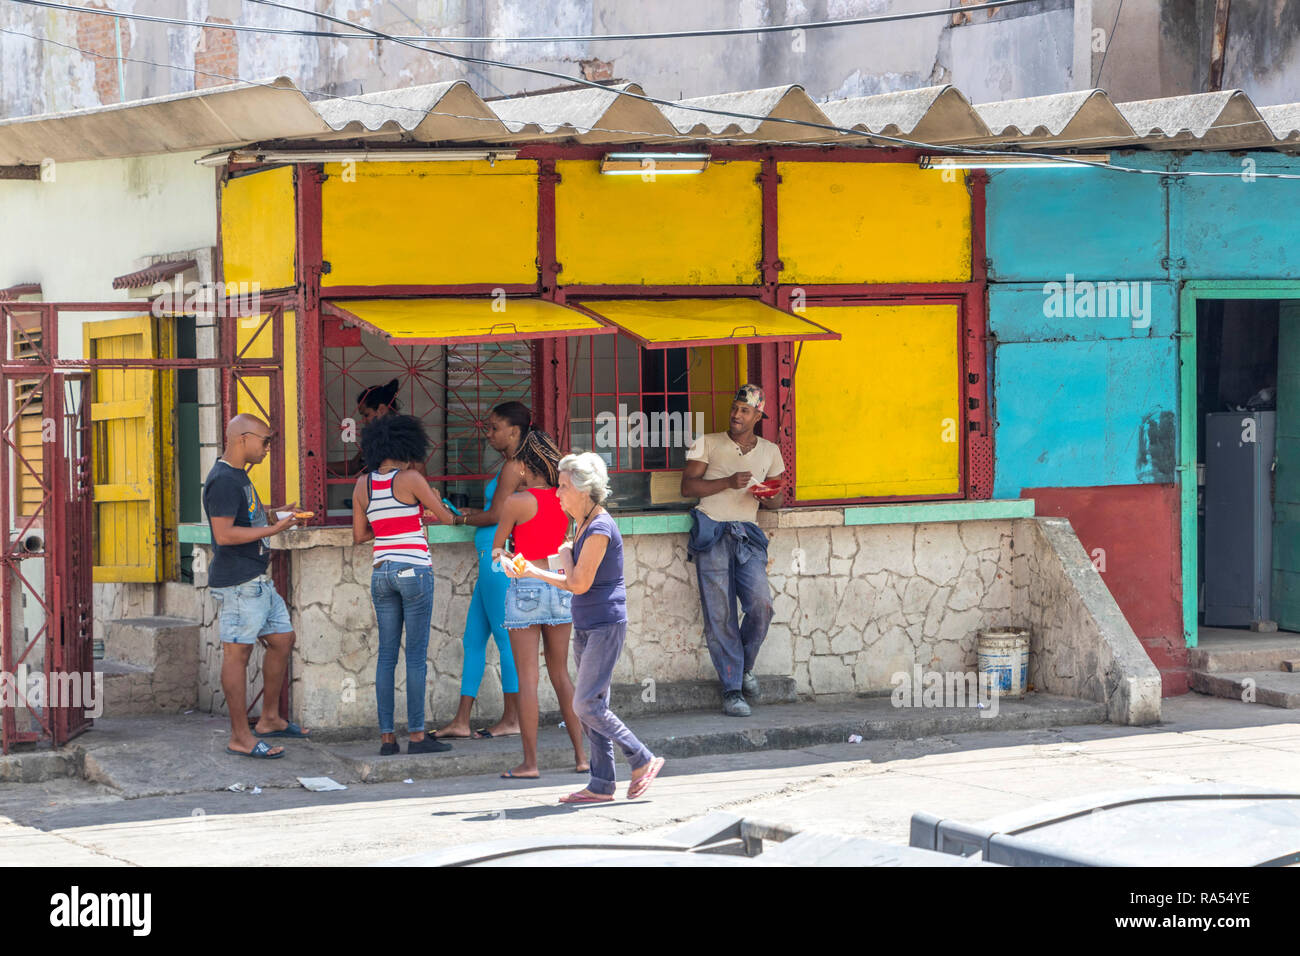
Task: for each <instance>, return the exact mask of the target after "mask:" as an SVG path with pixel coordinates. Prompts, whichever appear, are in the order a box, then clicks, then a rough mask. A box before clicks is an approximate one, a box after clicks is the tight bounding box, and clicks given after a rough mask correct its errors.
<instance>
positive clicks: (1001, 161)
mask: <svg viewBox="0 0 1300 956" xmlns="http://www.w3.org/2000/svg"><path fill="white" fill-rule="evenodd" d="M1072 160H1075V161H1074V162H1072ZM1078 160H1082V161H1083V162H1078ZM1084 162H1088V163H1109V162H1110V153H1087V154H1083V153H1081V154H1079V155H1078V156H1039V155H1037V154H1034V153H1025V154H1023V155H1014V154H1011V153H997V154H994V155H990V156H972V155H970V154H966V155H962V156H922V157H921V159H920V162H919V165H920V167H921V168H922V169H1087V168H1088V167H1087V166H1085V165H1084Z"/></svg>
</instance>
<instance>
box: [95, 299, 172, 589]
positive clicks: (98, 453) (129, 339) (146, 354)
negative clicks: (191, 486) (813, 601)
mask: <svg viewBox="0 0 1300 956" xmlns="http://www.w3.org/2000/svg"><path fill="white" fill-rule="evenodd" d="M82 331H83V336H84V344H85V349H86V357H87V358H155V357H157V344H158V343H157V339H156V337H155V333H154V320H153V318H152V317H151V316H148V315H145V316H138V317H132V318H127V319H109V320H107V321H100V322H87V323H85V325H84V326H83V327H82ZM92 374H93V376H94V389H95V390H94V401H93V403H92V404H91V407H90V417H91V421H92V422H93V435H92V439H91V461H92V465H93V474H94V481H95V497H94V554H93V557H92V561H93V564H94V569H95V570H94V579H95V580H96V581H160V580H162V572H163V569H164V566H165V562H164V560H163V555H162V515H163V504H164V502H163V481H162V480H161V469H160V467H159V454H158V452H159V448H158V442H159V428H158V412H159V407H160V404H161V403H160V397H161V396H160V394H159V388H160V375H159V373H158V372H157V371H155V370H153V369H144V368H139V369H137V368H130V369H96V370H95V371H94V372H93V373H92Z"/></svg>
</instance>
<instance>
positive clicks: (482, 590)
mask: <svg viewBox="0 0 1300 956" xmlns="http://www.w3.org/2000/svg"><path fill="white" fill-rule="evenodd" d="M509 583H510V579H509V578H507V577H506V576H505V575H504V574H503V573H501V572H500V571H494V570H492V549H491V548H489V549H488V550H486V551H480V552H479V553H478V580H477V581H475V582H474V596H473V597H471V598H470V601H469V613H468V614H466V615H465V637H464V639H463V643H464V645H465V663H464V664H462V665H461V671H460V695H461V696H462V697H477V696H478V688H479V684H481V683H482V682H483V671H484V669H485V668H486V667H487V642H488V638H489V637H494V638H496V642H497V656H499V657H500V658H501V690H502V692H503V693H506V694H517V693H519V675H518V674H516V673H515V655H514V654H513V653H511V651H510V632H509V631H507V630H506V585H508V584H509Z"/></svg>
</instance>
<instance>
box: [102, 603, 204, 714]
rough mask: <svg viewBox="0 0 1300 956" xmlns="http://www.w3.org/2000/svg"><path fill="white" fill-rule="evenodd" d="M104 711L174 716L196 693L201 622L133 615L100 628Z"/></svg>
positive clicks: (190, 703)
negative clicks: (102, 647) (102, 645)
mask: <svg viewBox="0 0 1300 956" xmlns="http://www.w3.org/2000/svg"><path fill="white" fill-rule="evenodd" d="M95 663H96V666H97V669H98V670H99V671H100V672H101V673H103V675H104V696H105V701H104V713H105V714H108V715H110V716H115V717H122V716H127V715H137V714H159V713H175V712H177V711H181V710H186V709H188V708H191V707H194V706H196V705H197V703H198V695H199V624H198V622H197V621H192V620H189V619H188V618H182V617H167V616H161V615H160V616H154V617H133V618H123V619H121V620H118V621H109V622H108V623H107V624H106V625H105V627H104V658H103V660H101V661H96V662H95Z"/></svg>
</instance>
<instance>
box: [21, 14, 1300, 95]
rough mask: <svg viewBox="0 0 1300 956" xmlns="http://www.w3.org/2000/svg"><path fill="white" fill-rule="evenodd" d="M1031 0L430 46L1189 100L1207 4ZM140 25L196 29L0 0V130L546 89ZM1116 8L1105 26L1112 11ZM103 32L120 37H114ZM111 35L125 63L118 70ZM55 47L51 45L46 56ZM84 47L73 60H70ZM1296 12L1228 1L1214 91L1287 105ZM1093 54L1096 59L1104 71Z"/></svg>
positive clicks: (676, 86) (849, 86) (831, 84)
mask: <svg viewBox="0 0 1300 956" xmlns="http://www.w3.org/2000/svg"><path fill="white" fill-rule="evenodd" d="M1119 2H1120V0H1042V2H1041V3H1037V4H1029V5H1025V6H1021V7H1010V8H1003V9H1000V10H997V11H993V12H990V11H977V12H970V13H963V12H961V11H960V10H957V9H956V8H954V12H953V13H952V14H951V15H948V16H941V17H927V18H923V19H917V20H909V21H902V22H894V23H888V24H875V25H872V24H866V25H861V26H853V27H836V28H833V29H828V30H809V31H805V32H804V33H802V34H792V33H776V34H765V35H746V36H735V37H703V38H690V39H672V40H606V41H597V42H590V43H583V42H569V43H544V44H543V43H528V44H521V43H514V44H511V43H475V44H455V45H452V44H444V45H443V46H442V48H443V49H445V50H450V51H452V52H455V53H461V54H465V55H469V56H474V57H480V58H486V59H492V60H498V61H502V62H506V63H511V64H516V65H521V66H530V67H535V68H540V69H546V70H552V71H554V72H556V73H559V74H562V75H564V76H583V77H586V78H588V79H593V80H601V79H611V78H623V79H631V80H636V81H637V82H639V83H641V84H642V85H643V86H644V87H645V88H646V90H648V91H649V92H651V93H652V94H655V95H660V96H665V97H674V98H675V97H680V96H703V95H707V94H710V93H719V92H724V91H727V90H739V89H754V88H760V87H766V86H777V85H780V84H785V83H800V84H802V85H804V86H805V87H806V88H807V90H808V92H809V94H810V95H812V96H813V98H814V99H834V98H841V97H847V96H860V95H864V94H870V93H880V92H889V91H892V90H901V89H914V88H916V87H921V86H929V85H932V84H935V83H955V84H957V85H958V86H959V87H960V88H961V89H962V90H964V91H965V92H966V93H967V94H968V95H969V96H971V98H972V99H973V100H974V101H975V102H987V101H991V100H1001V99H1012V98H1016V97H1023V96H1038V95H1042V94H1045V93H1059V92H1063V91H1065V90H1070V89H1080V90H1081V89H1089V88H1091V87H1092V86H1094V85H1099V86H1101V87H1103V88H1105V89H1108V90H1109V91H1111V93H1112V94H1114V95H1115V96H1116V98H1118V99H1121V100H1138V99H1149V98H1152V97H1159V96H1174V95H1178V94H1183V93H1197V92H1201V91H1203V90H1204V89H1205V82H1206V77H1207V73H1208V68H1209V60H1210V54H1209V51H1210V43H1211V39H1212V34H1213V22H1214V2H1213V0H1160V2H1151V0H1145V2H1143V3H1129V4H1127V5H1125V6H1124V7H1123V9H1122V10H1121V9H1120V8H1119ZM112 6H113V7H114V8H115V9H118V10H121V11H124V12H134V11H139V12H142V13H147V14H155V15H157V14H162V15H172V16H178V17H182V18H184V19H190V20H196V21H200V22H205V23H209V24H211V26H208V27H178V26H170V25H165V24H152V23H146V22H142V21H131V20H120V21H119V22H118V23H117V24H116V25H115V24H114V21H113V19H112V18H109V17H102V16H95V15H92V14H73V13H66V12H59V11H51V10H43V9H40V8H36V7H26V6H22V5H19V4H12V3H11V4H3V5H0V27H3V28H4V29H5V30H7V31H9V32H7V33H4V34H0V116H4V117H9V116H24V115H33V114H37V113H47V112H58V111H63V110H70V109H81V108H85V107H90V106H99V105H103V104H109V103H117V102H121V101H123V100H134V99H142V98H145V97H150V96H160V95H163V94H167V93H177V92H182V91H185V90H192V89H197V88H202V87H210V86H217V85H221V84H223V83H227V82H232V81H233V80H234V79H235V78H239V77H242V78H244V79H252V80H257V79H263V78H265V77H270V76H277V75H280V74H287V75H289V76H291V77H292V78H293V79H294V80H295V81H296V82H297V83H298V85H299V86H300V87H302V88H303V89H305V90H309V91H312V92H315V93H319V94H320V95H325V96H350V95H355V94H357V93H363V92H372V91H374V90H381V89H392V88H397V87H404V86H411V85H414V84H419V83H432V82H437V81H441V80H449V79H456V78H461V77H464V78H466V79H468V80H469V81H470V83H471V84H472V85H473V86H474V88H475V89H477V90H479V91H480V93H482V94H483V95H485V96H489V95H496V96H503V95H512V94H515V93H519V92H522V91H525V90H537V89H543V88H548V87H553V86H556V85H557V84H559V83H561V82H562V81H561V80H559V79H557V78H553V77H547V76H537V75H530V74H525V73H520V72H516V71H511V70H506V69H501V68H498V67H481V66H477V65H468V64H463V63H458V62H456V61H454V60H450V59H448V58H446V57H442V56H439V55H437V53H435V52H420V51H417V50H414V49H412V48H410V47H403V46H400V45H397V44H393V43H374V42H370V41H345V40H329V39H325V38H316V37H296V36H292V35H279V36H274V35H264V34H254V33H245V32H235V31H232V30H228V29H224V28H223V26H224V25H225V24H229V23H232V22H237V23H241V24H249V25H254V26H262V27H272V28H277V29H287V30H294V29H299V30H301V29H307V30H335V31H339V32H341V30H342V28H340V27H338V26H337V25H335V24H330V23H328V22H326V21H323V20H318V19H315V18H313V17H311V16H308V15H306V14H301V13H295V12H293V11H290V10H280V9H276V8H271V7H258V6H254V5H252V4H244V3H240V2H239V0H191V2H189V3H186V4H182V5H180V7H179V8H177V7H175V6H174V5H173V6H172V7H169V8H168V9H166V10H161V9H159V8H158V5H157V4H155V3H153V2H152V0H118V2H116V3H114V4H113V5H112ZM934 7H935V3H934V0H894V2H892V3H890V4H889V5H888V11H886V9H885V6H884V5H883V4H881V3H880V2H878V0H746V2H744V3H740V4H700V3H696V2H693V0H660V2H657V3H654V4H631V3H626V2H619V0H549V2H544V3H536V2H530V0H487V2H472V0H408V2H405V3H403V4H400V5H398V4H372V3H370V2H369V0H332V2H331V3H330V4H329V5H328V12H329V13H331V14H332V15H334V16H336V17H341V18H344V19H347V20H349V21H351V22H353V23H357V24H361V25H364V26H367V27H369V28H371V29H375V30H379V31H382V32H386V33H390V34H396V35H403V34H405V35H429V34H443V35H459V36H478V37H485V36H556V35H578V36H581V35H590V34H604V35H609V34H618V33H654V32H663V31H671V30H690V29H717V28H722V27H735V26H741V27H753V26H763V25H770V24H781V23H809V22H815V21H821V20H842V19H848V18H852V17H862V16H873V15H876V16H878V15H881V14H883V13H885V12H890V13H908V12H915V11H919V10H929V9H934ZM1117 12H1118V13H1120V16H1119V19H1118V20H1117V19H1116V13H1117ZM119 34H120V36H119ZM119 40H120V44H121V51H122V55H123V57H125V58H126V59H124V60H123V61H122V62H121V64H120V66H121V69H120V70H119V62H118V60H117V59H116V56H117V47H118V43H119ZM60 44H61V45H60ZM80 51H85V52H80ZM1297 55H1300V0H1253V2H1250V3H1245V2H1238V3H1237V4H1235V5H1234V7H1233V10H1232V17H1231V20H1230V23H1229V32H1228V48H1227V57H1226V62H1225V69H1224V79H1223V87H1224V89H1242V90H1245V91H1246V92H1247V93H1248V94H1250V95H1251V96H1252V97H1255V98H1256V101H1257V102H1259V103H1265V104H1267V103H1288V102H1292V101H1293V100H1294V99H1295V89H1294V83H1293V82H1292V78H1293V77H1294V69H1295V63H1296V57H1297ZM1103 57H1104V59H1103Z"/></svg>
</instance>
